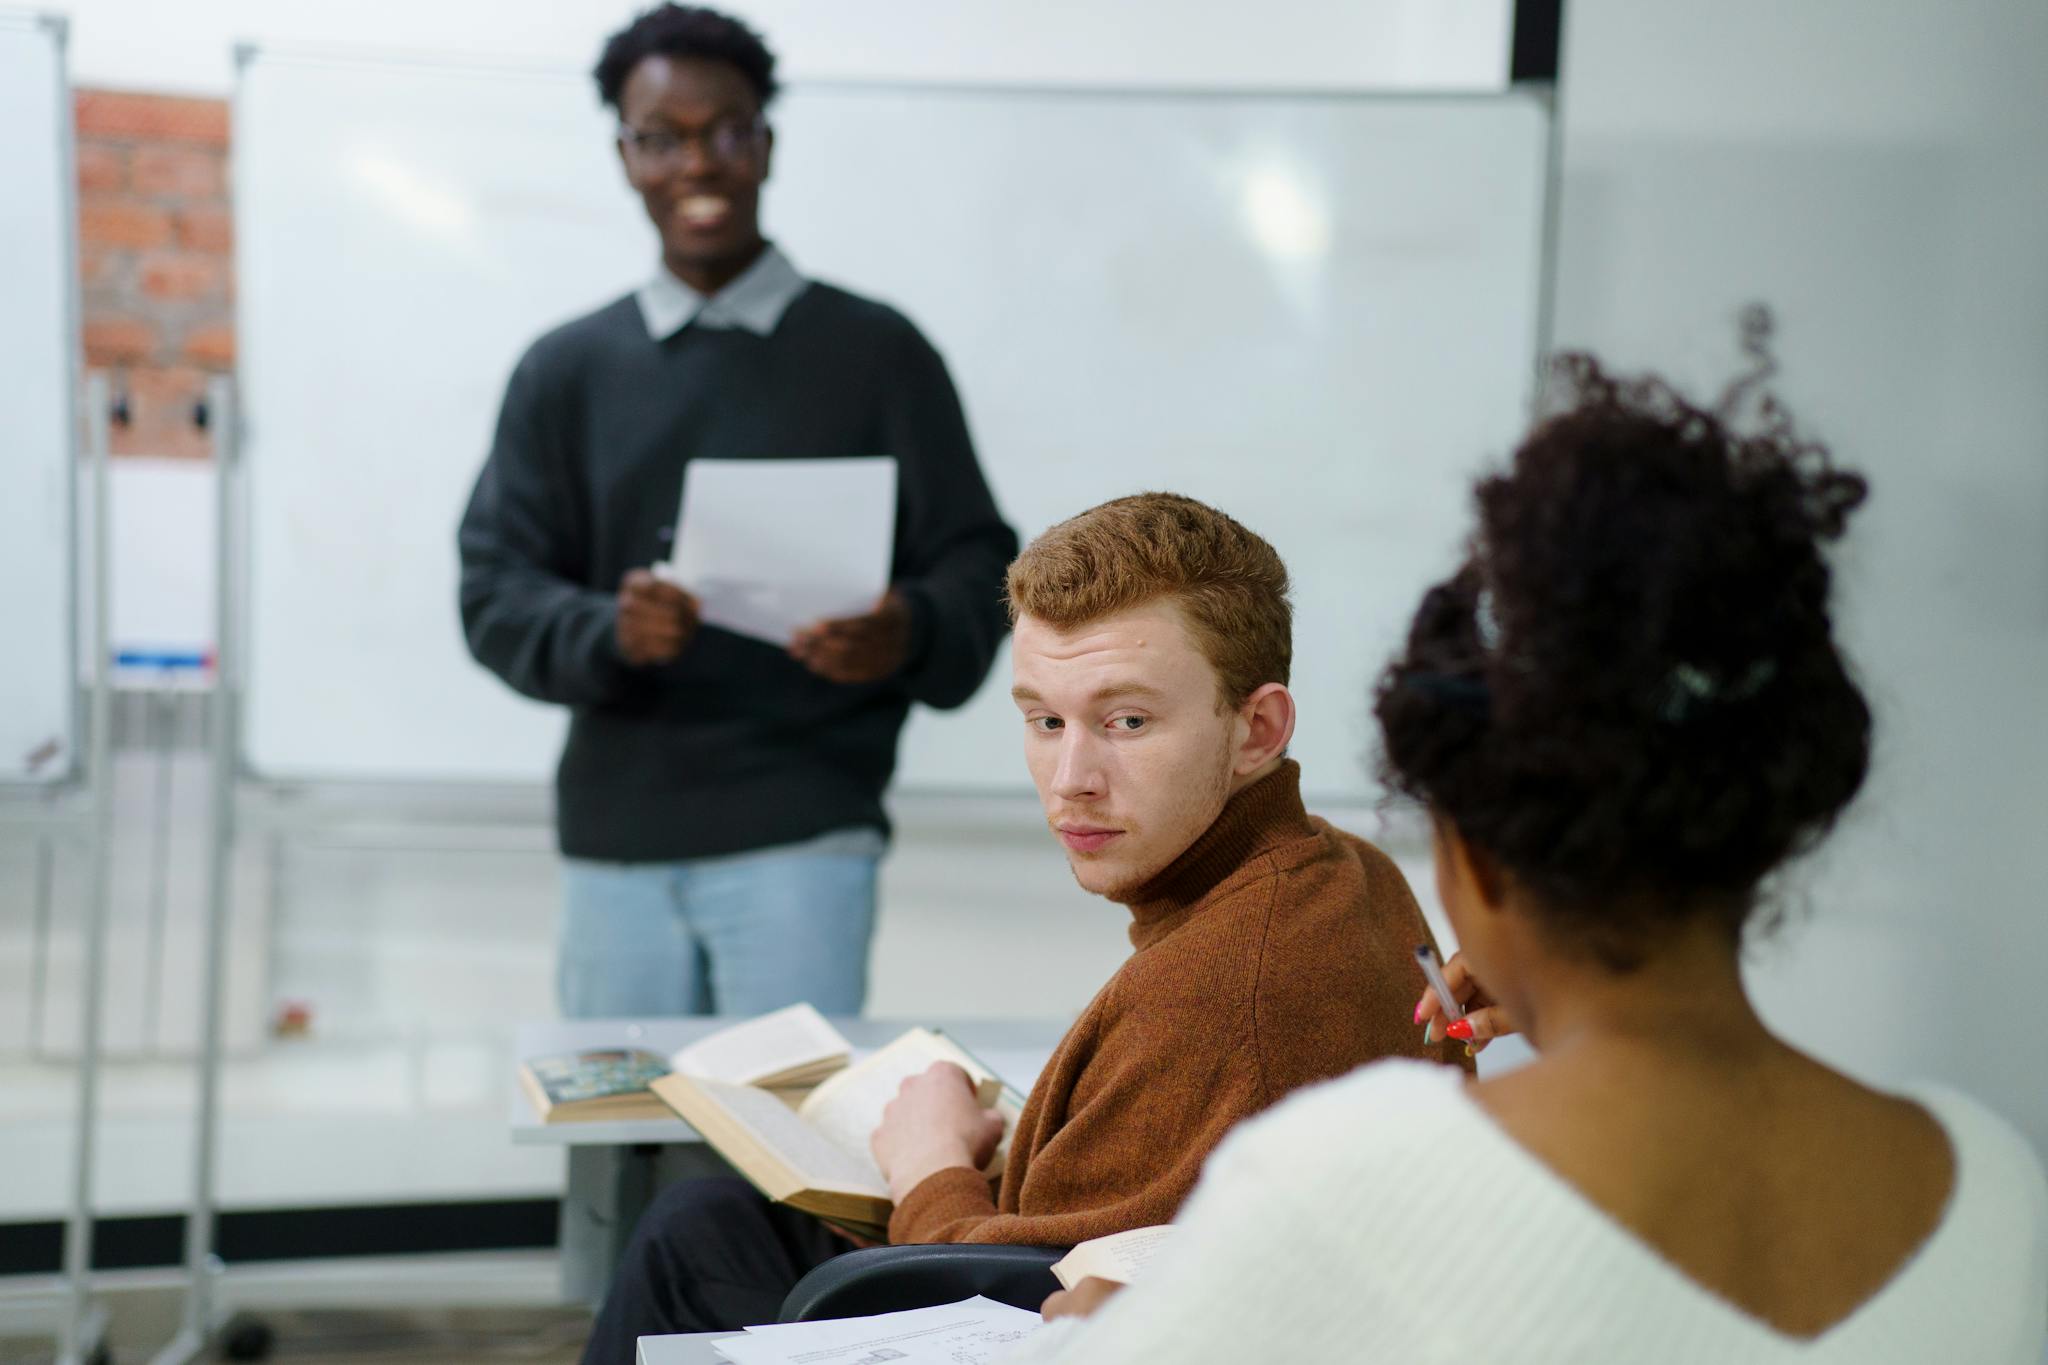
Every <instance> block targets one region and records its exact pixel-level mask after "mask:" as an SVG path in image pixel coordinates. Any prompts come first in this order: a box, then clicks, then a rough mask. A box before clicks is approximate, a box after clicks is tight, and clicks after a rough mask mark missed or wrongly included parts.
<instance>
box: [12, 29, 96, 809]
mask: <svg viewBox="0 0 2048 1365" xmlns="http://www.w3.org/2000/svg"><path fill="white" fill-rule="evenodd" d="M70 130H71V119H70V92H69V89H68V87H67V82H66V80H65V76H64V29H63V25H62V21H60V20H55V19H50V18H46V17H41V16H33V15H22V14H13V13H6V12H0V168H4V170H5V172H6V177H7V181H6V191H5V193H0V300H4V304H0V507H4V508H6V509H7V520H8V525H7V530H6V534H4V535H0V639H4V640H5V641H6V645H5V649H4V654H5V658H6V666H5V667H4V668H0V783H7V784H14V783H28V782H47V781H54V780H57V779H60V778H65V777H68V776H70V775H71V773H72V772H73V771H74V767H75V765H74V763H73V744H72V737H73V718H72V695H73V691H72V679H73V678H74V677H75V676H76V669H75V667H74V664H73V637H72V629H71V604H72V600H73V595H72V582H73V580H72V561H71V554H72V549H71V547H72V538H71V525H70V523H71V515H72V513H71V495H70V480H71V471H72V469H73V458H74V452H73V446H72V442H73V433H74V428H73V426H72V415H73V413H74V412H75V411H76V404H75V401H74V398H75V393H76V388H75V384H76V376H75V374H74V370H73V363H72V359H71V357H72V356H73V354H74V353H75V351H76V347H77V344H78V331H77V327H76V323H75V320H74V314H73V308H72V283H71V282H72V281H73V280H74V279H76V277H77V273H76V271H75V270H74V268H73V265H72V259H71V236H72V234H71V226H72V210H71V189H70V186H71V133H70ZM52 745H54V746H56V747H55V749H54V750H52V749H51V747H50V746H52ZM38 753H41V754H42V755H44V757H43V758H42V760H41V761H40V762H37V761H34V760H32V758H31V756H32V755H37V754H38Z"/></svg>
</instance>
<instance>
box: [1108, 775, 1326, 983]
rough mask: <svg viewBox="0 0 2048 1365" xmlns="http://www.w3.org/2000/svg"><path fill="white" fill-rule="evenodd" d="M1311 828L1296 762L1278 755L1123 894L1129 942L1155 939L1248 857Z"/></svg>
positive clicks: (1138, 945)
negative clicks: (1176, 852) (1274, 764)
mask: <svg viewBox="0 0 2048 1365" xmlns="http://www.w3.org/2000/svg"><path fill="white" fill-rule="evenodd" d="M1314 832H1315V831H1314V827H1313V826H1311V825H1310V824H1309V821H1308V811H1307V810H1306V809H1304V808H1303V806H1302V804H1301V765H1300V764H1299V763H1296V762H1295V761H1294V760H1293V759H1291V758H1289V759H1282V760H1281V763H1280V766H1279V767H1278V768H1275V769H1274V770H1273V771H1272V772H1270V773H1268V774H1266V775H1265V776H1264V777H1262V778H1260V779H1259V780H1258V781H1256V782H1254V783H1252V784H1251V785H1250V786H1249V787H1246V788H1245V789H1244V790H1243V791H1241V792H1238V793H1237V794H1236V795H1235V796H1233V797H1231V798H1230V800H1229V801H1227V802H1225V803H1224V806H1223V810H1222V812H1221V813H1220V814H1218V815H1217V817H1216V821H1215V823H1214V824H1212V825H1210V826H1209V828H1208V829H1206V830H1204V831H1202V834H1201V836H1200V837H1199V838H1197V839H1196V840H1195V841H1194V842H1193V843H1192V844H1189V845H1188V846H1187V849H1186V850H1185V851H1184V852H1182V854H1181V855H1180V856H1179V857H1178V858H1176V859H1174V860H1173V861H1172V862H1171V863H1169V864H1167V865H1166V867H1165V868H1164V869H1163V870H1162V871H1161V872H1160V873H1159V875H1158V876H1156V877H1154V878H1152V880H1151V881H1149V882H1147V883H1145V885H1143V886H1142V887H1140V888H1138V890H1137V891H1135V892H1133V893H1132V894H1131V895H1130V896H1129V897H1128V898H1125V900H1124V904H1126V905H1128V906H1129V907H1130V910H1131V945H1132V946H1133V947H1136V948H1143V947H1145V946H1146V945H1147V944H1149V943H1152V942H1155V941H1157V940H1158V939H1159V938H1160V937H1162V936H1163V935H1164V934H1166V933H1167V932H1168V931H1169V930H1170V929H1172V928H1173V927H1174V926H1175V925H1177V924H1179V923H1180V922H1181V921H1182V920H1183V919H1185V918H1186V917H1187V915H1188V913H1189V912H1190V911H1191V910H1193V909H1194V907H1196V906H1197V905H1199V904H1200V903H1201V902H1202V901H1203V900H1204V899H1205V898H1206V897H1207V896H1208V895H1209V893H1210V892H1212V891H1214V890H1215V889H1216V888H1217V887H1218V886H1220V885H1222V884H1223V882H1224V881H1225V880H1226V879H1227V878H1228V877H1230V875H1231V874H1232V873H1234V872H1236V871H1237V870H1238V869H1239V868H1241V867H1243V866H1244V865H1245V864H1246V863H1248V862H1250V861H1251V860H1252V859H1253V858H1256V857H1258V856H1259V855H1260V854H1261V853H1264V852H1266V851H1267V850H1268V849H1271V848H1274V847H1277V846H1278V845H1280V844H1283V843H1286V842H1287V841H1288V840H1290V839H1302V838H1306V837H1308V836H1309V835H1310V834H1312V833H1314Z"/></svg>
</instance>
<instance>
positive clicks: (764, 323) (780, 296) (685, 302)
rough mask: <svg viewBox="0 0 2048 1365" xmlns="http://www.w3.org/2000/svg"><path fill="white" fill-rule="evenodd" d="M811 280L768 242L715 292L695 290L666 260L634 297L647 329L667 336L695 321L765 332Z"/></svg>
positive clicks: (657, 338) (650, 333)
mask: <svg viewBox="0 0 2048 1365" xmlns="http://www.w3.org/2000/svg"><path fill="white" fill-rule="evenodd" d="M809 287H810V281H809V280H807V279H805V278H804V277H803V276H802V275H800V274H798V273H797V268H796V267H795V266H794V265H791V264H790V260H789V257H787V256H785V255H783V254H782V251H781V249H780V248H778V247H777V246H776V245H775V244H774V243H772V242H771V243H769V244H768V245H767V246H766V247H765V248H764V249H763V250H762V252H761V254H760V255H759V256H758V257H756V258H755V260H754V263H753V264H752V265H750V266H748V267H747V268H746V269H745V270H742V271H741V272H740V273H739V274H738V275H737V276H735V277H734V278H733V281H732V283H730V284H728V285H726V286H725V288H723V289H721V290H719V291H718V292H717V293H716V294H708V295H707V294H700V293H698V292H697V291H696V290H694V289H692V288H690V286H689V285H687V284H684V283H683V282H682V281H681V280H679V279H677V278H676V277H675V276H674V275H673V274H671V273H670V272H669V269H668V267H667V266H666V265H664V266H661V267H660V268H659V269H657V270H656V271H655V272H654V278H653V279H651V280H649V281H648V282H647V283H646V284H644V285H642V286H640V290H639V292H638V294H637V295H635V297H636V298H637V299H638V300H639V303H640V316H641V318H642V320H644V321H645V322H646V323H647V335H648V336H649V337H651V338H653V339H654V340H655V341H666V340H668V338H670V337H672V336H674V335H675V334H676V333H677V332H680V331H682V330H683V328H685V327H688V326H689V325H690V324H691V323H693V322H694V323H696V324H697V325H698V326H700V327H723V328H738V329H740V330H742V331H748V332H752V333H754V335H756V336H767V335H769V334H770V333H772V332H773V331H774V330H775V327H776V324H777V323H779V322H781V321H782V315H783V314H784V313H785V312H787V311H788V310H789V305H790V304H792V303H795V302H796V298H797V295H799V294H801V293H803V292H804V290H805V289H807V288H809Z"/></svg>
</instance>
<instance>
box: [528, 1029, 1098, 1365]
mask: <svg viewBox="0 0 2048 1365" xmlns="http://www.w3.org/2000/svg"><path fill="white" fill-rule="evenodd" d="M737 1022H738V1021H737V1020H733V1019H723V1018H717V1017H706V1016H698V1017H694V1018H680V1019H638V1020H636V1019H575V1020H562V1019H555V1020H548V1021H546V1022H542V1023H531V1024H521V1025H520V1026H519V1032H518V1035H517V1039H516V1041H515V1042H514V1044H513V1055H512V1062H511V1065H510V1066H509V1067H508V1068H507V1069H506V1082H507V1085H508V1086H509V1087H510V1090H511V1094H510V1096H509V1097H508V1101H507V1104H508V1109H507V1113H508V1114H509V1115H510V1118H511V1126H512V1141H513V1142H515V1143H519V1144H521V1145H522V1146H542V1147H584V1146H609V1147H616V1146H627V1145H631V1144H634V1143H642V1142H656V1143H660V1142H695V1141H697V1140H698V1139H697V1134H696V1132H695V1131H694V1130H692V1129H691V1127H690V1125H689V1124H687V1123H684V1122H683V1121H682V1120H681V1119H678V1118H666V1119H623V1120H617V1121H613V1122H605V1123H543V1122H541V1120H540V1116H539V1115H538V1114H536V1113H534V1111H533V1102H532V1101H531V1100H529V1099H527V1098H526V1092H525V1091H524V1090H522V1089H520V1087H519V1074H518V1073H519V1063H520V1062H521V1061H523V1060H524V1059H526V1058H528V1057H545V1056H548V1055H550V1054H552V1053H560V1052H579V1051H582V1050H583V1049H585V1048H598V1047H638V1048H645V1049H647V1050H648V1051H649V1052H658V1053H660V1054H662V1055H663V1056H667V1055H668V1054H669V1053H671V1052H674V1051H676V1050H677V1049H679V1048H682V1047H685V1046H687V1045H688V1044H690V1043H693V1042H695V1041H696V1040H697V1039H699V1038H702V1037H703V1036H704V1035H705V1034H707V1033H712V1032H715V1031H717V1030H718V1029H721V1028H725V1027H727V1026H728V1025H731V1024H734V1023H737ZM917 1023H925V1024H926V1026H927V1027H932V1028H938V1029H940V1030H943V1031H944V1032H945V1034H946V1035H947V1036H948V1037H950V1038H952V1039H953V1040H954V1041H955V1042H957V1043H959V1044H960V1046H962V1047H964V1048H966V1049H967V1050H968V1051H969V1052H972V1053H973V1054H974V1055H975V1056H976V1057H978V1058H980V1059H981V1062H982V1064H983V1065H984V1066H987V1067H988V1068H989V1069H990V1070H991V1071H994V1072H995V1073H996V1074H997V1075H999V1076H1001V1077H1002V1078H1003V1079H1004V1080H1005V1081H1008V1082H1009V1083H1010V1084H1011V1085H1014V1086H1016V1087H1017V1089H1019V1090H1023V1091H1029V1090H1030V1089H1031V1083H1032V1082H1033V1081H1035V1080H1036V1079H1038V1073H1039V1071H1041V1070H1042V1069H1043V1068H1044V1066H1045V1061H1046V1058H1048V1057H1050V1056H1051V1055H1052V1050H1053V1048H1054V1046H1055V1045H1057V1044H1058V1042H1059V1040H1060V1036H1061V1035H1062V1034H1064V1033H1065V1032H1066V1029H1067V1026H1066V1024H1065V1023H1064V1022H1061V1021H1059V1020H1053V1019H969V1020H960V1021H957V1022H947V1021H945V1020H940V1021H937V1022H932V1021H925V1020H914V1021H910V1022H905V1021H902V1020H889V1019H834V1020H833V1021H832V1026H833V1027H834V1028H836V1029H838V1030H839V1031H840V1032H841V1033H843V1034H845V1035H846V1040H847V1041H848V1042H850V1043H852V1044H853V1045H854V1046H855V1047H856V1048H871V1047H880V1046H881V1045H882V1044H884V1043H886V1042H888V1041H889V1040H890V1039H892V1038H894V1037H895V1036H896V1035H897V1034H899V1033H901V1032H903V1030H905V1029H907V1028H912V1027H914V1026H915V1025H916V1024H917ZM664 1359H666V1357H664ZM680 1359H689V1357H681V1358H680ZM704 1359H706V1360H709V1359H711V1357H710V1356H705V1357H704Z"/></svg>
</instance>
